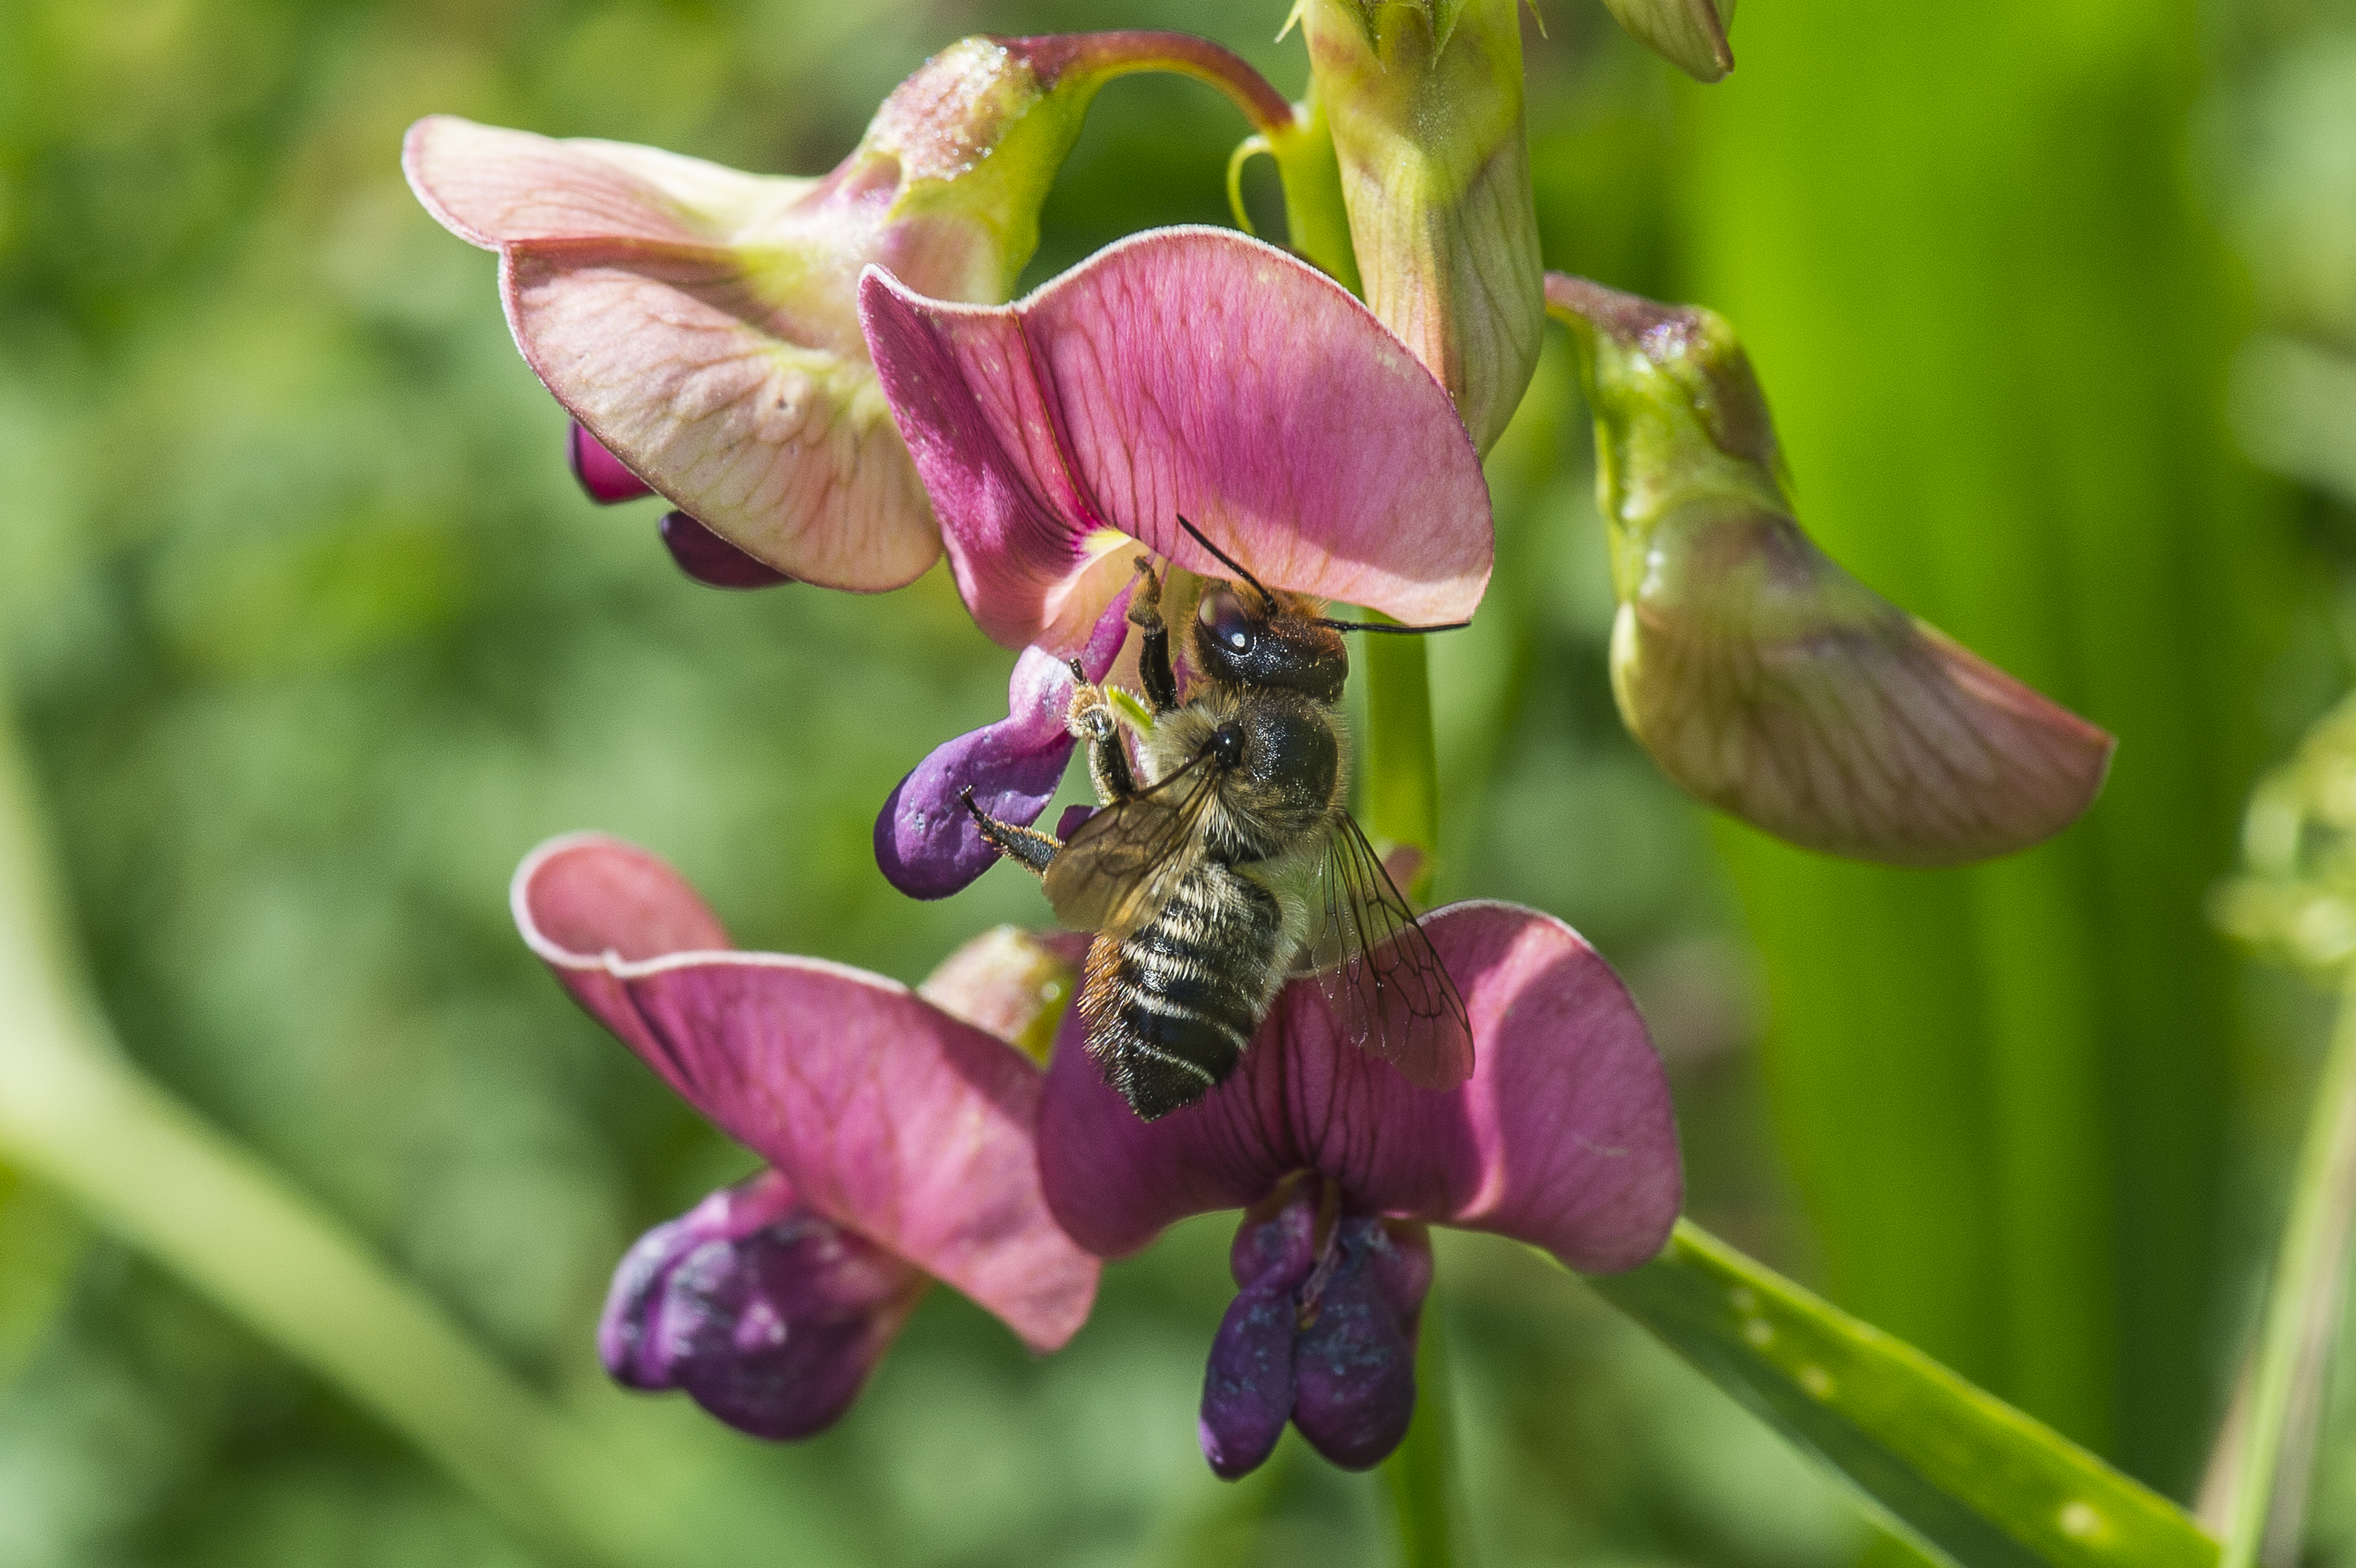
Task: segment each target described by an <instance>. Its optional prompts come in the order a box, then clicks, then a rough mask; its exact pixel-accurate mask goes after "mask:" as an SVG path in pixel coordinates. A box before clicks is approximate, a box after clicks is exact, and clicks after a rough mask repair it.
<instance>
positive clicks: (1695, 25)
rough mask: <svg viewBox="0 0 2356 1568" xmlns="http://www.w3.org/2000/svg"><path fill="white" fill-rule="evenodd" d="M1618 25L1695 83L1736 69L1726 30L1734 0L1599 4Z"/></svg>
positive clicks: (1646, 0) (1618, 0) (1637, 0)
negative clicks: (1617, 21) (1618, 20)
mask: <svg viewBox="0 0 2356 1568" xmlns="http://www.w3.org/2000/svg"><path fill="white" fill-rule="evenodd" d="M1603 4H1604V6H1605V8H1607V9H1608V10H1610V11H1611V13H1612V15H1613V16H1617V17H1618V18H1620V25H1621V26H1622V27H1625V28H1627V29H1628V31H1629V32H1631V33H1633V34H1634V35H1635V36H1636V38H1638V39H1639V40H1640V41H1641V42H1642V43H1643V44H1644V46H1645V47H1646V48H1649V49H1651V50H1652V51H1653V52H1654V53H1655V54H1656V55H1659V56H1660V57H1661V58H1662V59H1665V60H1667V61H1668V62H1669V63H1670V64H1671V65H1674V66H1676V68H1677V69H1678V70H1682V71H1684V72H1685V73H1686V74H1687V76H1690V77H1692V78H1693V79H1694V80H1695V81H1719V79H1721V78H1723V77H1724V76H1725V75H1726V73H1727V72H1728V71H1730V70H1733V69H1734V50H1733V49H1732V48H1730V47H1729V46H1728V44H1727V41H1726V29H1727V28H1729V27H1732V26H1734V0H1603Z"/></svg>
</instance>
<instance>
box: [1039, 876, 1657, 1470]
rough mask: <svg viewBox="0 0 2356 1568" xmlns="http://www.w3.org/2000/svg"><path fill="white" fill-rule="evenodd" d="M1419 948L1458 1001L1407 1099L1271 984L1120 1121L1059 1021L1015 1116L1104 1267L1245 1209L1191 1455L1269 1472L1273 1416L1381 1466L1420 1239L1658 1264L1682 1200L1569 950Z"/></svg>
mask: <svg viewBox="0 0 2356 1568" xmlns="http://www.w3.org/2000/svg"><path fill="white" fill-rule="evenodd" d="M1423 925H1424V929H1425V930H1426V932H1428V933H1429V934H1430V938H1431V942H1432V946H1433V947H1434V948H1435V949H1436V950H1438V952H1439V954H1440V958H1441V960H1442V961H1444V962H1445V963H1446V964H1447V965H1448V969H1449V972H1450V973H1451V975H1453V976H1454V978H1455V980H1456V983H1457V984H1458V986H1459V987H1460V988H1461V989H1462V992H1463V993H1464V1000H1465V1004H1466V1006H1467V1008H1468V1010H1469V1012H1470V1014H1471V1016H1472V1035H1473V1042H1474V1044H1473V1061H1474V1063H1475V1064H1476V1065H1475V1067H1474V1070H1473V1073H1472V1078H1471V1079H1469V1080H1467V1081H1466V1082H1464V1083H1463V1084H1462V1085H1460V1086H1458V1087H1457V1088H1455V1089H1452V1090H1442V1091H1434V1090H1420V1089H1417V1088H1415V1087H1413V1086H1412V1085H1410V1084H1409V1083H1408V1080H1407V1079H1405V1078H1404V1077H1402V1076H1401V1075H1400V1074H1399V1072H1398V1070H1397V1069H1395V1068H1393V1067H1391V1066H1390V1065H1388V1064H1387V1063H1385V1062H1383V1061H1380V1060H1377V1059H1376V1058H1374V1057H1372V1056H1370V1055H1368V1054H1367V1053H1365V1051H1363V1050H1361V1049H1358V1048H1357V1047H1355V1046H1353V1045H1352V1044H1351V1043H1350V1042H1349V1041H1348V1040H1347V1039H1346V1038H1344V1036H1343V1032H1342V1031H1341V1029H1340V1028H1339V1027H1338V1026H1337V1023H1336V1020H1335V1019H1334V1017H1333V1014H1332V1012H1331V1011H1330V1009H1329V1004H1327V1003H1326V1001H1325V999H1324V997H1323V993H1321V992H1320V990H1319V988H1318V986H1317V984H1316V983H1315V982H1314V981H1313V980H1309V979H1300V980H1295V981H1294V982H1292V983H1290V985H1289V986H1288V987H1287V988H1286V990H1285V992H1284V993H1283V994H1282V995H1281V996H1280V997H1279V999H1278V1001H1277V1004H1276V1006H1275V1008H1274V1010H1273V1011H1271V1012H1270V1013H1269V1017H1268V1020H1267V1022H1266V1023H1264V1024H1263V1025H1262V1026H1261V1027H1260V1030H1259V1033H1258V1036H1257V1037H1256V1038H1255V1039H1254V1041H1253V1043H1252V1046H1251V1048H1250V1049H1249V1050H1248V1051H1246V1052H1245V1053H1244V1058H1243V1065H1242V1066H1241V1067H1240V1068H1239V1069H1237V1072H1236V1074H1235V1076H1234V1077H1232V1078H1231V1079H1228V1080H1227V1081H1226V1083H1224V1084H1222V1085H1221V1086H1219V1087H1218V1088H1216V1089H1215V1090H1212V1091H1211V1092H1210V1093H1209V1094H1208V1095H1206V1096H1205V1098H1204V1099H1203V1100H1201V1101H1198V1102H1196V1103H1195V1104H1193V1105H1190V1106H1187V1107H1185V1108H1184V1109H1183V1110H1179V1111H1176V1112H1172V1113H1171V1114H1169V1115H1167V1116H1165V1117H1162V1118H1161V1119H1160V1120H1158V1121H1154V1122H1142V1121H1140V1120H1139V1119H1138V1117H1137V1116H1136V1114H1135V1113H1134V1112H1131V1111H1130V1108H1129V1106H1128V1104H1127V1103H1126V1102H1125V1101H1123V1100H1122V1099H1121V1097H1120V1095H1119V1093H1118V1092H1117V1091H1115V1090H1112V1089H1110V1088H1108V1087H1107V1085H1106V1084H1105V1082H1104V1080H1103V1079H1102V1077H1101V1076H1100V1074H1099V1073H1098V1070H1097V1067H1096V1064H1095V1063H1094V1062H1093V1061H1091V1060H1090V1059H1089V1058H1088V1055H1087V1051H1086V1050H1085V1049H1084V1048H1083V1046H1082V1042H1081V1039H1080V1037H1079V1029H1080V1027H1081V1025H1080V1024H1079V1022H1078V1020H1077V1018H1076V1015H1075V1016H1074V1017H1071V1018H1067V1019H1066V1023H1065V1026H1064V1035H1063V1037H1062V1039H1061V1041H1060V1042H1059V1044H1058V1046H1057V1048H1056V1051H1055V1058H1054V1060H1053V1062H1052V1064H1051V1065H1050V1066H1049V1069H1048V1073H1047V1090H1046V1096H1045V1099H1044V1101H1043V1102H1042V1104H1041V1106H1040V1111H1039V1165H1040V1172H1041V1176H1042V1178H1043V1180H1044V1184H1045V1188H1046V1197H1047V1202H1048V1204H1049V1206H1050V1207H1051V1208H1053V1210H1054V1211H1055V1218H1056V1219H1058V1220H1059V1221H1061V1222H1062V1224H1063V1226H1064V1228H1065V1230H1067V1231H1068V1232H1070V1234H1071V1236H1072V1237H1073V1239H1074V1240H1076V1241H1078V1242H1079V1243H1080V1244H1081V1245H1082V1246H1084V1247H1087V1249H1088V1250H1089V1251H1093V1252H1097V1253H1098V1254H1100V1255H1102V1256H1105V1257H1121V1256H1125V1255H1127V1254H1129V1253H1131V1252H1134V1251H1137V1250H1139V1249H1140V1248H1141V1247H1143V1246H1145V1245H1146V1244H1147V1243H1148V1242H1150V1241H1151V1240H1153V1238H1154V1237H1155V1236H1156V1235H1157V1234H1159V1233H1160V1231H1161V1230H1162V1228H1163V1227H1164V1226H1166V1225H1168V1224H1170V1223H1171V1222H1172V1221H1173V1220H1175V1219H1182V1218H1183V1217H1184V1216H1187V1215H1190V1214H1200V1213H1205V1212H1208V1211H1211V1210H1214V1209H1221V1208H1248V1212H1247V1214H1246V1216H1245V1219H1244V1222H1243V1225H1242V1227H1241V1229H1240V1230H1238V1231H1237V1237H1236V1243H1235V1248H1234V1251H1233V1254H1232V1259H1231V1263H1232V1268H1233V1271H1234V1273H1235V1276H1236V1281H1237V1284H1238V1285H1239V1286H1241V1287H1242V1288H1241V1289H1240V1291H1239V1292H1238V1294H1237V1296H1236V1298H1235V1301H1234V1303H1233V1304H1232V1305H1230V1306H1229V1307H1228V1309H1227V1314H1226V1319H1225V1320H1224V1321H1223V1322H1222V1323H1221V1325H1220V1327H1219V1331H1218V1335H1217V1337H1215V1339H1214V1341H1213V1343H1212V1349H1211V1357H1210V1364H1209V1369H1208V1371H1207V1373H1206V1375H1205V1382H1204V1392H1203V1412H1202V1440H1203V1449H1204V1454H1205V1456H1206V1457H1207V1458H1208V1459H1209V1460H1210V1462H1211V1465H1212V1467H1213V1468H1214V1469H1215V1470H1217V1471H1218V1472H1219V1474H1221V1475H1222V1476H1228V1477H1233V1476H1238V1475H1241V1474H1243V1473H1245V1472H1246V1471H1248V1470H1250V1469H1252V1468H1254V1467H1255V1466H1258V1464H1259V1463H1260V1462H1261V1461H1262V1460H1263V1459H1265V1458H1266V1457H1267V1456H1268V1454H1269V1450H1270V1449H1271V1448H1272V1447H1273V1446H1274V1444H1275V1443H1276V1440H1277V1438H1278V1436H1280V1434H1281V1433H1282V1431H1283V1427H1284V1423H1285V1422H1286V1420H1287V1419H1288V1418H1289V1419H1290V1420H1291V1421H1292V1422H1293V1423H1295V1424H1297V1425H1298V1426H1299V1427H1300V1428H1301V1434H1302V1435H1303V1436H1305V1437H1307V1438H1308V1439H1309V1441H1310V1442H1311V1443H1312V1444H1314V1445H1315V1446H1316V1447H1317V1448H1318V1450H1319V1451H1320V1452H1322V1453H1323V1454H1324V1455H1326V1456H1327V1457H1329V1458H1331V1459H1333V1461H1334V1462H1335V1463H1336V1464H1340V1465H1344V1466H1352V1467H1362V1466H1367V1465H1371V1464H1374V1463H1375V1462H1376V1461H1377V1460H1379V1459H1381V1458H1382V1457H1383V1456H1384V1455H1386V1454H1387V1453H1389V1452H1390V1450H1391V1449H1392V1448H1393V1447H1395V1446H1396V1445H1397V1444H1398V1441H1399V1439H1400V1437H1402V1436H1403V1435H1404V1434H1406V1431H1407V1425H1408V1418H1409V1417H1410V1415H1411V1414H1412V1412H1413V1408H1414V1399H1415V1383H1414V1371H1413V1369H1414V1344H1415V1334H1416V1327H1417V1318H1418V1316H1419V1311H1420V1308H1421V1305H1422V1300H1423V1294H1424V1292H1425V1290H1426V1288H1427V1287H1428V1286H1429V1284H1430V1270H1431V1262H1430V1249H1429V1244H1428V1242H1427V1240H1426V1239H1425V1233H1424V1229H1423V1228H1424V1227H1425V1226H1426V1225H1430V1224H1443V1225H1453V1226H1458V1227H1462V1228H1464V1229H1469V1230H1493V1231H1496V1232H1497V1233H1499V1234H1501V1235H1505V1236H1510V1237H1513V1238H1515V1240H1521V1241H1526V1242H1527V1243H1529V1244H1530V1245H1532V1246H1534V1247H1539V1248H1543V1249H1544V1250H1546V1251H1548V1252H1551V1253H1553V1254H1554V1255H1555V1256H1556V1257H1557V1258H1558V1259H1560V1260H1561V1261H1562V1262H1564V1263H1566V1264H1567V1265H1569V1267H1571V1268H1574V1269H1579V1270H1582V1271H1586V1272H1590V1273H1613V1272H1616V1271H1619V1270H1622V1269H1629V1268H1633V1267H1634V1266H1636V1265H1637V1264H1639V1263H1642V1262H1644V1261H1645V1260H1647V1259H1649V1258H1650V1257H1652V1256H1653V1255H1654V1253H1655V1252H1656V1251H1659V1250H1660V1248H1661V1245H1662V1244H1663V1242H1664V1241H1665V1240H1666V1239H1667V1237H1668V1233H1669V1228H1670V1226H1671V1225H1672V1224H1673V1223H1675V1221H1676V1214H1677V1208H1678V1206H1679V1204H1680V1202H1681V1201H1682V1198H1683V1193H1684V1182H1683V1176H1682V1175H1681V1173H1680V1170H1679V1166H1678V1159H1677V1145H1676V1123H1675V1120H1674V1117H1673V1114H1672V1111H1671V1107H1670V1103H1669V1091H1668V1084H1667V1080H1666V1079H1665V1076H1664V1075H1663V1073H1662V1070H1661V1064H1660V1059H1659V1058H1657V1057H1656V1056H1655V1054H1654V1052H1653V1048H1652V1045H1651V1042H1650V1039H1649V1038H1648V1036H1646V1034H1645V1030H1644V1020H1643V1019H1642V1018H1641V1017H1639V1016H1638V1015H1637V1013H1636V1009H1635V1006H1634V1004H1633V1003H1632V1002H1630V1000H1629V998H1628V993H1627V992H1626V991H1625V989H1623V988H1622V985H1621V983H1620V981H1619V978H1618V977H1617V976H1616V975H1614V974H1613V973H1612V970H1611V967H1610V966H1609V965H1607V964H1606V963H1605V962H1604V961H1603V960H1602V959H1601V958H1600V957H1598V956H1597V955H1596V953H1595V951H1594V950H1593V949H1591V948H1590V947H1589V946H1588V945H1587V944H1586V943H1585V942H1584V941H1582V940H1580V937H1579V935H1578V933H1576V932H1575V931H1573V930H1571V929H1570V928H1569V927H1568V926H1566V925H1564V924H1563V923H1562V922H1561V921H1559V920H1557V919H1554V918H1551V917H1550V916H1547V915H1542V914H1539V913H1537V911H1535V910H1530V909H1523V908H1515V907H1514V906H1511V905H1506V904H1492V903H1473V904H1457V905H1452V906H1451V907H1449V908H1444V909H1440V910H1438V911H1436V912H1434V913H1433V914H1431V915H1429V916H1427V917H1425V918H1424V921H1423Z"/></svg>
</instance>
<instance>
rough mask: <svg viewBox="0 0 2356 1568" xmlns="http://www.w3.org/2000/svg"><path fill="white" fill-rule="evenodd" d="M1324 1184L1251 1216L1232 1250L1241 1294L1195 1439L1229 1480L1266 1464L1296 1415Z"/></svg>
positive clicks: (1214, 1354) (1310, 1185)
mask: <svg viewBox="0 0 2356 1568" xmlns="http://www.w3.org/2000/svg"><path fill="white" fill-rule="evenodd" d="M1319 1190H1320V1188H1319V1184H1317V1183H1315V1182H1303V1183H1301V1184H1300V1185H1299V1186H1298V1187H1296V1188H1295V1189H1294V1190H1293V1192H1292V1193H1291V1195H1290V1197H1288V1198H1287V1199H1286V1200H1285V1201H1284V1202H1283V1204H1282V1206H1281V1207H1280V1208H1278V1209H1277V1211H1276V1213H1275V1214H1273V1215H1271V1216H1265V1217H1263V1216H1260V1215H1257V1214H1248V1215H1246V1216H1245V1217H1244V1221H1243V1223H1242V1225H1240V1226H1239V1227H1237V1230H1236V1239H1235V1242H1234V1244H1233V1245H1232V1246H1231V1247H1230V1248H1229V1249H1228V1260H1229V1267H1230V1268H1231V1269H1232V1270H1233V1271H1234V1273H1235V1276H1236V1283H1237V1285H1239V1286H1241V1287H1242V1288H1241V1289H1239V1290H1238V1291H1237V1293H1236V1298H1235V1300H1233V1301H1231V1302H1229V1303H1228V1304H1227V1310H1226V1316H1222V1317H1221V1318H1220V1319H1219V1332H1218V1334H1217V1335H1216V1336H1215V1337H1213V1339H1212V1340H1211V1356H1210V1360H1209V1362H1208V1364H1207V1365H1206V1366H1205V1368H1204V1369H1203V1413H1202V1416H1201V1418H1200V1419H1199V1421H1198V1422H1197V1423H1196V1426H1195V1434H1196V1435H1197V1437H1198V1438H1199V1439H1200V1440H1201V1443H1202V1445H1203V1457H1204V1458H1205V1459H1207V1460H1209V1461H1210V1463H1211V1468H1212V1470H1214V1471H1215V1472H1216V1473H1217V1475H1218V1476H1219V1477H1220V1478H1221V1479H1223V1480H1228V1481H1232V1480H1234V1479H1236V1478H1237V1477H1239V1476H1248V1475H1249V1474H1251V1472H1253V1471H1254V1470H1257V1469H1258V1468H1259V1467H1260V1466H1262V1465H1263V1464H1265V1463H1267V1461H1268V1456H1269V1455H1270V1454H1272V1453H1274V1452H1275V1451H1276V1440H1277V1439H1278V1438H1280V1437H1281V1436H1283V1435H1284V1423H1286V1422H1287V1421H1288V1420H1290V1418H1291V1415H1292V1342H1293V1339H1294V1337H1295V1336H1297V1335H1298V1334H1299V1333H1300V1331H1301V1323H1300V1310H1301V1309H1300V1305H1299V1304H1298V1303H1297V1302H1296V1301H1295V1300H1294V1297H1293V1293H1294V1292H1295V1291H1297V1290H1299V1289H1300V1288H1301V1284H1302V1283H1303V1282H1305V1281H1306V1280H1307V1279H1308V1278H1309V1273H1310V1271H1311V1270H1312V1269H1313V1268H1315V1267H1316V1266H1317V1195H1318V1192H1319Z"/></svg>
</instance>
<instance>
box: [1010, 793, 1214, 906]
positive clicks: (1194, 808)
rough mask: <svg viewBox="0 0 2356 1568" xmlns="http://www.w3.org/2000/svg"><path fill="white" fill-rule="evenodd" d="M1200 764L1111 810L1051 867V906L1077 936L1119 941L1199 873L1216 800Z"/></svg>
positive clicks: (1082, 829) (1092, 821)
mask: <svg viewBox="0 0 2356 1568" xmlns="http://www.w3.org/2000/svg"><path fill="white" fill-rule="evenodd" d="M1207 756H1208V754H1207V753H1205V757H1207ZM1205 757H1196V758H1195V759H1194V761H1193V762H1190V763H1188V764H1186V766H1185V767H1183V768H1180V769H1179V770H1178V771H1177V772H1175V773H1173V774H1172V775H1171V776H1170V777H1169V778H1167V779H1162V781H1161V782H1160V783H1158V784H1156V785H1154V786H1153V787H1152V788H1151V789H1147V790H1146V791H1144V792H1143V793H1141V794H1137V795H1132V796H1130V798H1129V799H1128V800H1122V801H1119V803H1117V804H1115V805H1110V806H1107V807H1106V808H1104V810H1102V811H1098V813H1097V814H1096V815H1095V816H1093V817H1090V818H1089V819H1088V820H1087V822H1082V823H1081V824H1080V826H1079V829H1078V831H1077V832H1074V833H1073V834H1072V836H1071V837H1070V838H1068V839H1066V840H1065V841H1064V847H1063V848H1061V849H1059V850H1057V851H1056V852H1055V858H1054V859H1052V860H1050V861H1048V862H1047V875H1046V879H1045V880H1046V889H1047V901H1048V903H1050V904H1052V905H1053V906H1054V907H1055V918H1056V919H1057V920H1059V921H1061V922H1062V923H1063V924H1065V925H1066V926H1068V927H1070V928H1071V929H1074V930H1087V931H1098V932H1101V933H1103V934H1104V935H1106V936H1108V937H1112V938H1115V939H1119V938H1121V937H1125V936H1128V935H1129V934H1130V932H1132V931H1134V930H1136V929H1138V928H1139V927H1140V926H1141V925H1143V924H1145V922H1146V921H1148V920H1150V919H1151V918H1153V916H1154V915H1155V914H1156V913H1157V912H1158V911H1159V910H1160V909H1161V908H1162V905H1164V904H1166V903H1168V902H1169V901H1170V896H1171V894H1172V893H1173V892H1175V891H1176V890H1177V886H1178V883H1179V881H1180V880H1181V879H1182V878H1183V877H1184V875H1186V873H1187V872H1188V871H1190V870H1192V869H1193V868H1194V863H1195V860H1196V858H1197V852H1198V847H1199V846H1200V844H1201V843H1202V840H1203V834H1202V825H1203V817H1204V814H1205V811H1208V810H1209V807H1210V802H1211V799H1212V797H1213V795H1214V794H1215V793H1216V790H1215V786H1214V782H1213V780H1212V779H1211V777H1210V776H1209V775H1208V774H1207V773H1205V772H1203V771H1202V770H1201V765H1202V763H1203V762H1204V760H1205Z"/></svg>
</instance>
